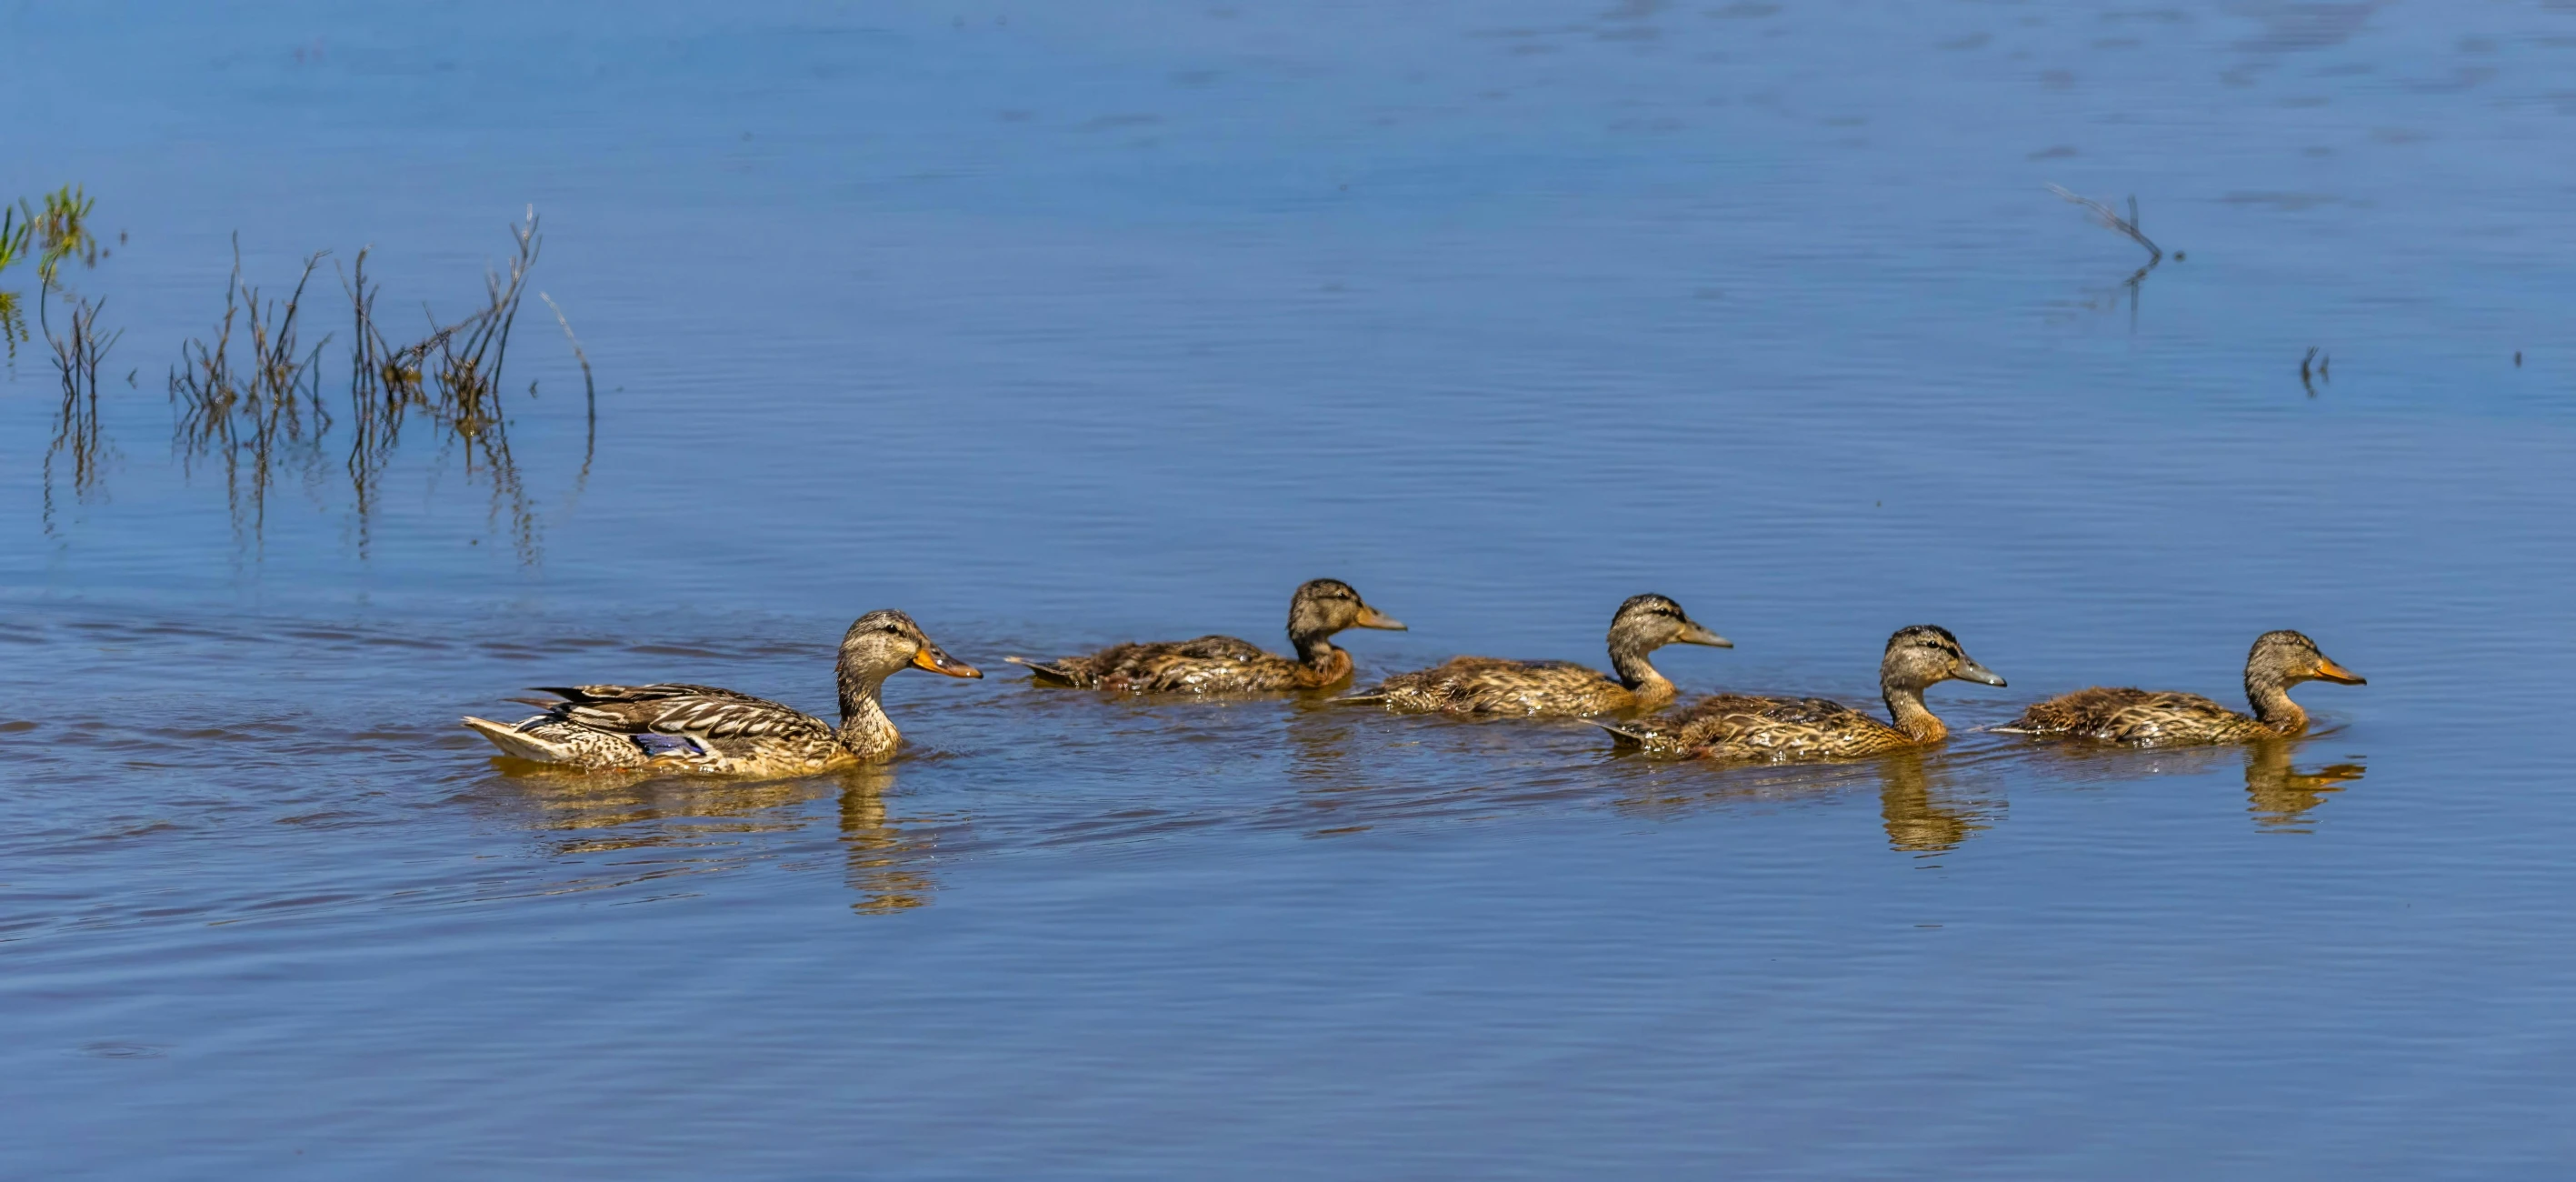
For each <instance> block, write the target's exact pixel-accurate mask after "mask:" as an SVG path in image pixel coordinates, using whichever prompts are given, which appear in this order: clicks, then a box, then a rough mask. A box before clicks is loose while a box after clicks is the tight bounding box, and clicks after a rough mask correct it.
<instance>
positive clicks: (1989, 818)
mask: <svg viewBox="0 0 2576 1182" xmlns="http://www.w3.org/2000/svg"><path fill="white" fill-rule="evenodd" d="M1953 779H1954V777H1953V776H1952V775H1951V774H1950V773H1949V772H1948V771H1947V770H1946V769H1938V768H1927V767H1925V766H1924V763H1923V756H1922V754H1921V753H1919V752H1912V751H1906V752H1899V753H1897V754H1894V755H1890V756H1887V757H1885V758H1883V759H1881V760H1879V762H1878V813H1879V818H1880V820H1881V821H1882V822H1883V823H1884V824H1885V825H1886V826H1887V845H1888V848H1890V849H1894V850H1900V851H1904V852H1908V853H1915V854H1937V853H1943V852H1946V851H1949V850H1954V849H1957V848H1959V843H1960V842H1963V841H1966V840H1968V836H1969V835H1970V834H1973V833H1976V832H1977V831H1979V830H1981V829H1987V828H1991V827H1992V825H1993V821H1994V818H1995V816H1996V814H1998V813H2001V812H2002V811H2003V808H2004V802H2003V801H2002V799H2001V798H1998V797H1981V796H1967V795H1963V794H1960V793H1958V792H1957V791H1955V790H1954V786H1953V783H1952V781H1953Z"/></svg>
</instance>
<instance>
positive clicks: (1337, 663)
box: [1002, 579, 1405, 694]
mask: <svg viewBox="0 0 2576 1182" xmlns="http://www.w3.org/2000/svg"><path fill="white" fill-rule="evenodd" d="M1347 628H1376V629H1381V630H1384V631H1389V632H1402V631H1405V627H1404V625H1403V624H1402V623H1400V622H1398V621H1396V620H1394V619H1392V618H1389V617H1388V616H1387V615H1385V614H1384V613H1382V612H1380V611H1378V610H1377V609H1376V608H1373V607H1370V606H1369V605H1368V604H1367V603H1366V602H1364V601H1362V600H1361V599H1360V593H1359V592H1357V591H1354V590H1352V589H1351V585H1350V584H1348V583H1345V582H1343V581H1341V580H1340V579H1314V580H1311V581H1309V582H1307V583H1304V584H1302V585H1300V586H1299V587H1298V588H1297V591H1296V593H1295V594H1293V595H1291V596H1289V597H1288V643H1289V644H1290V645H1291V646H1292V647H1294V648H1295V649H1296V650H1297V655H1296V657H1295V658H1294V659H1291V658H1288V657H1283V656H1279V655H1277V654H1275V653H1271V652H1268V651H1265V650H1263V649H1262V647H1261V646H1259V645H1257V644H1254V643H1252V642H1251V641H1249V640H1241V639H1238V638H1236V637H1232V636H1202V637H1199V638H1198V639H1196V640H1168V641H1157V642H1150V643H1138V642H1130V643H1127V644H1114V645H1111V646H1109V647H1108V648H1104V649H1101V650H1100V651H1098V652H1095V653H1090V654H1088V655H1084V656H1075V657H1061V658H1058V659H1056V660H1052V661H1034V660H1030V659H1028V658H1026V657H1004V658H1002V659H1003V660H1006V661H1009V662H1010V663H1012V664H1014V665H1022V666H1026V667H1027V669H1028V671H1029V674H1030V680H1031V681H1033V682H1036V683H1038V684H1041V685H1058V686H1073V687H1076V688H1080V689H1103V690H1116V691H1120V692H1124V693H1139V694H1142V693H1183V694H1220V693H1258V692H1263V691H1275V690H1315V689H1328V688H1330V687H1332V686H1336V685H1339V684H1341V683H1342V682H1344V681H1347V680H1349V679H1350V676H1351V654H1350V653H1348V652H1346V651H1344V650H1342V649H1340V648H1337V647H1335V646H1334V644H1333V641H1332V637H1333V635H1334V634H1335V633H1337V632H1340V631H1342V630H1344V629H1347Z"/></svg>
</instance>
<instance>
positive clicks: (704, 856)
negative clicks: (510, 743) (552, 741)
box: [493, 764, 939, 915]
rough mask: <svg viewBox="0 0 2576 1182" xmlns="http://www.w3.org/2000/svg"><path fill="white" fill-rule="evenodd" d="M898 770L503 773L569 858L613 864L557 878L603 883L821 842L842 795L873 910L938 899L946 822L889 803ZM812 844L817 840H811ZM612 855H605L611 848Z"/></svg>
mask: <svg viewBox="0 0 2576 1182" xmlns="http://www.w3.org/2000/svg"><path fill="white" fill-rule="evenodd" d="M895 775H896V772H895V768H894V767H893V766H889V765H883V764H869V765H860V766H855V767H850V768H847V769H844V770H842V771H840V772H838V773H834V774H830V775H822V776H803V777H798V778H795V779H788V780H767V781H759V782H743V781H727V780H709V779H706V778H704V777H698V776H670V775H660V774H651V773H641V772H638V773H632V774H627V775H616V774H606V775H603V774H601V773H598V772H552V773H549V772H544V771H538V772H520V773H517V774H514V775H510V776H506V777H496V778H495V779H494V780H493V784H494V785H496V786H497V787H499V788H501V789H502V790H504V791H506V792H507V793H508V796H507V798H506V801H505V802H504V807H505V811H508V812H511V813H515V814H517V816H516V818H515V820H516V821H517V823H518V824H520V825H521V826H523V827H525V828H527V829H528V830H530V831H532V832H534V833H536V834H538V835H539V836H540V837H541V838H542V839H543V844H544V848H545V852H546V854H547V855H548V856H549V857H551V858H553V859H554V860H556V861H558V862H570V863H575V864H583V863H589V864H593V865H596V866H598V867H600V869H601V870H602V871H603V873H599V874H597V875H595V876H586V877H582V878H576V879H573V880H571V881H569V882H561V883H557V884H555V886H554V887H553V888H552V889H556V890H601V889H608V888H615V887H623V886H629V885H632V884H636V883H642V882H649V881H653V880H656V879H663V878H673V877H678V876H681V875H694V874H719V873H724V872H727V871H733V870H741V869H745V868H748V867H751V866H754V865H759V864H762V863H767V862H773V861H778V860H781V859H782V858H786V859H789V860H792V859H793V858H794V857H795V856H796V855H795V853H794V847H797V846H801V845H804V844H805V843H807V842H810V841H812V840H814V839H815V838H816V837H817V836H819V834H818V833H817V832H816V827H815V822H816V821H817V820H818V819H819V818H818V816H817V813H818V812H819V809H818V807H817V806H819V805H821V804H822V802H824V801H825V800H827V799H837V801H838V809H837V822H838V826H839V838H838V840H839V842H840V845H841V847H842V850H843V856H844V859H845V862H846V867H847V868H846V871H845V875H844V878H845V881H846V882H848V884H849V887H850V889H851V890H852V891H855V892H857V893H858V896H859V898H858V900H857V901H856V902H853V903H852V904H850V909H851V910H853V911H856V912H858V913H860V914H863V915H882V914H891V913H893V912H898V911H909V910H912V909H914V908H919V907H926V906H928V905H929V904H930V901H931V898H932V896H933V895H934V894H935V893H936V891H937V887H938V884H937V881H936V880H935V879H934V878H933V877H932V876H931V874H930V873H929V870H928V867H929V865H930V859H931V857H932V855H933V853H934V852H935V848H936V846H937V844H938V839H937V832H938V829H939V826H934V825H930V824H926V823H922V822H921V821H920V820H918V819H916V820H914V821H905V820H899V819H897V818H896V816H895V815H894V813H893V811H892V810H891V809H890V808H888V806H887V801H888V799H889V798H890V797H891V796H892V794H893V787H894V782H895ZM809 848H810V847H809ZM603 855H605V856H603Z"/></svg>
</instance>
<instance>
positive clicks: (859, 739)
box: [833, 662, 901, 755]
mask: <svg viewBox="0 0 2576 1182" xmlns="http://www.w3.org/2000/svg"><path fill="white" fill-rule="evenodd" d="M840 672H841V725H840V727H839V728H838V729H836V730H835V731H833V734H834V735H836V736H838V737H839V738H840V740H841V745H842V746H844V747H847V748H849V749H850V750H851V751H853V752H855V753H858V754H861V755H874V754H876V753H877V752H880V751H885V750H888V749H890V748H892V747H893V746H894V745H895V742H896V740H897V739H899V738H900V737H901V736H900V735H898V734H897V733H896V732H895V729H894V720H893V719H891V718H888V717H886V712H885V704H884V703H882V702H880V701H878V700H877V694H878V692H879V691H881V690H883V689H884V688H885V679H886V675H885V674H882V673H876V674H871V673H868V672H865V671H863V670H860V669H854V668H852V667H851V666H850V665H849V663H847V662H843V663H842V665H841V671H840Z"/></svg>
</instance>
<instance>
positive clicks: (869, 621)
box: [465, 610, 983, 776]
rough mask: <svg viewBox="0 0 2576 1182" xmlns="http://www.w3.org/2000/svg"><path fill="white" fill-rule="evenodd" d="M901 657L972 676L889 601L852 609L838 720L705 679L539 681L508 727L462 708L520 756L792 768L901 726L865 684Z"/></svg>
mask: <svg viewBox="0 0 2576 1182" xmlns="http://www.w3.org/2000/svg"><path fill="white" fill-rule="evenodd" d="M905 668H915V669H927V670H930V671H931V672H933V673H944V674H946V675H948V676H950V677H982V676H983V673H982V672H980V671H978V670H977V669H976V668H975V667H974V666H972V665H969V664H967V663H965V662H964V661H960V660H958V659H957V658H955V657H952V656H949V655H948V654H947V653H945V652H943V651H941V650H940V647H939V646H938V645H936V644H933V643H931V641H930V638H929V637H928V636H925V635H923V634H922V631H921V626H920V625H918V624H915V623H913V622H912V617H910V616H907V615H905V614H903V613H902V612H899V611H891V610H889V611H874V612H869V613H868V614H866V615H864V616H860V617H859V618H858V620H857V622H855V623H853V624H851V625H850V630H849V631H848V632H847V633H845V634H843V635H842V637H841V655H840V660H839V662H838V670H839V674H840V683H841V725H839V726H837V727H835V726H833V725H832V724H830V723H827V722H825V721H823V720H822V719H819V718H816V717H814V716H813V715H811V714H807V713H805V712H804V711H801V710H797V709H794V708H791V707H788V706H782V705H780V704H778V703H776V702H772V701H768V700H765V699H762V698H755V697H752V696H751V695H749V694H740V693H735V692H734V691H732V690H728V689H717V688H715V687H713V686H706V685H682V684H679V683H676V682H665V683H660V684H655V685H574V686H561V687H556V686H541V687H539V688H538V690H537V692H539V693H545V694H552V695H554V699H553V700H549V699H539V698H514V699H512V700H513V701H519V702H526V703H527V704H529V705H531V706H539V707H543V708H544V709H545V713H543V714H540V715H537V716H536V717H534V718H531V719H528V720H527V721H525V722H521V723H519V724H517V725H515V726H513V725H510V724H508V723H499V722H493V721H492V720H490V719H486V718H471V717H469V718H467V719H465V725H466V727H467V728H468V729H471V730H473V731H474V732H475V733H477V734H480V735H482V736H483V737H484V738H487V739H490V740H492V745H493V746H495V747H499V748H500V749H501V750H502V751H503V752H505V753H507V754H509V755H513V756H516V757H518V758H520V759H526V760H532V761H535V762H537V763H549V764H556V765H561V766H568V767H577V768H587V769H592V770H607V769H612V768H638V769H653V770H668V771H673V772H681V773H690V774H697V775H719V776H798V775H807V774H810V773H814V772H821V771H828V770H830V769H832V768H834V767H838V766H840V765H843V764H848V763H855V762H857V761H859V760H863V759H874V758H876V757H878V756H880V755H885V754H888V753H890V752H892V751H893V750H894V749H895V744H896V743H897V742H898V741H900V739H901V736H900V735H898V734H897V733H896V732H895V729H894V721H893V720H892V719H889V718H887V717H886V712H885V706H884V705H883V704H882V703H880V702H879V701H878V700H877V692H878V691H879V690H880V689H882V688H883V687H884V686H885V679H886V678H888V677H892V676H894V674H895V673H896V672H897V671H899V670H902V669H905Z"/></svg>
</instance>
